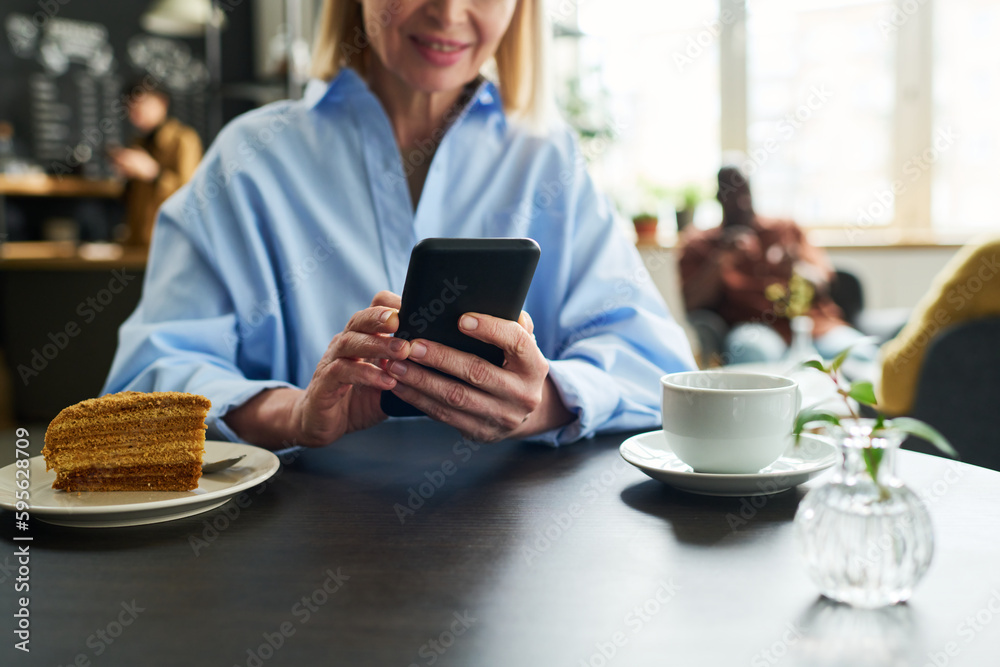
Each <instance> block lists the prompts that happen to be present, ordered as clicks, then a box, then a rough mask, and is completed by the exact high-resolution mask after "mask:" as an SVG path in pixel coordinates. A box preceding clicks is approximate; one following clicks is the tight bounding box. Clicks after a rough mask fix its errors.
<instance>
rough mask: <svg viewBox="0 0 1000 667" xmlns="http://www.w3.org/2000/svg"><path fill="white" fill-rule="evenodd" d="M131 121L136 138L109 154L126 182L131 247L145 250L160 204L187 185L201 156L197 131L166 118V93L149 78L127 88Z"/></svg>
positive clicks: (168, 103)
mask: <svg viewBox="0 0 1000 667" xmlns="http://www.w3.org/2000/svg"><path fill="white" fill-rule="evenodd" d="M126 97H127V99H128V115H129V121H130V122H131V123H132V125H133V126H134V127H135V128H136V130H138V131H139V135H140V136H139V137H138V138H137V139H136V140H135V142H133V144H132V145H131V146H130V147H128V148H117V149H114V150H111V151H109V156H110V158H111V161H112V164H113V165H114V167H115V169H116V171H118V172H119V173H120V174H121V175H122V176H124V177H125V178H126V179H128V185H127V186H126V189H125V211H126V216H127V223H128V229H129V234H128V238H127V242H128V243H129V244H130V245H140V246H148V245H149V242H150V240H151V239H152V237H153V225H154V223H155V222H156V214H157V212H158V211H159V209H160V205H161V204H162V203H163V202H164V201H166V200H167V198H168V197H169V196H170V195H172V194H173V193H174V192H176V191H177V190H179V189H180V187H181V186H182V185H184V184H185V183H187V181H188V179H190V178H191V176H192V175H193V174H194V171H195V169H196V168H197V167H198V163H199V162H201V158H202V145H201V139H200V138H199V137H198V133H197V132H195V131H194V130H193V129H192V128H190V127H188V126H186V125H184V124H183V123H181V122H180V121H178V120H177V119H175V118H170V117H169V116H168V112H169V109H170V98H169V96H168V95H167V93H166V91H164V90H162V89H160V88H156V87H153V86H151V85H150V84H149V78H148V77H147V78H146V79H143V81H142V83H140V84H138V85H136V86H133V87H130V88H129V92H128V93H127V95H126Z"/></svg>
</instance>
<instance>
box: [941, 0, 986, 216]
mask: <svg viewBox="0 0 1000 667" xmlns="http://www.w3.org/2000/svg"><path fill="white" fill-rule="evenodd" d="M934 12H935V21H934V23H935V33H934V63H935V65H934V73H933V76H934V98H933V99H934V107H933V114H934V123H933V127H934V135H933V138H932V143H931V146H930V147H929V150H928V153H927V156H926V157H927V158H928V162H929V161H930V160H931V159H933V160H934V161H933V189H932V191H931V202H932V209H931V210H932V220H933V226H934V228H935V229H937V230H941V231H954V230H969V231H972V230H984V229H989V228H992V229H997V227H998V226H1000V217H998V212H997V206H996V188H997V184H998V183H1000V162H998V160H997V157H998V156H1000V124H998V123H997V121H996V112H997V109H998V108H1000V45H998V43H997V36H998V35H1000V2H996V0H948V1H947V2H939V3H937V4H936V5H935V6H934Z"/></svg>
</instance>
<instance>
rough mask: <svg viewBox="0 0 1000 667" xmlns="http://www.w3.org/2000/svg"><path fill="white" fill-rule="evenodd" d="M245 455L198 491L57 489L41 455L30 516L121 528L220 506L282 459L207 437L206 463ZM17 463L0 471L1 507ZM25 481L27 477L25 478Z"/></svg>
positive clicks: (8, 499)
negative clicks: (54, 487)
mask: <svg viewBox="0 0 1000 667" xmlns="http://www.w3.org/2000/svg"><path fill="white" fill-rule="evenodd" d="M237 456H245V458H244V459H243V460H242V461H240V462H239V463H238V464H236V465H234V466H233V467H231V468H227V469H226V470H223V471H221V472H217V473H214V474H211V475H204V476H202V478H201V480H200V481H199V482H198V488H197V489H195V490H194V491H82V492H79V493H76V492H66V491H57V490H56V489H53V488H52V482H54V481H55V479H56V474H55V472H46V471H45V460H44V459H43V458H42V457H41V456H35V457H32V458H31V459H29V461H30V462H31V465H30V466H29V468H28V470H29V471H30V474H31V484H30V486H29V490H30V492H31V500H30V503H31V507H30V509H29V510H28V511H29V514H30V516H31V518H33V519H38V520H39V521H44V522H46V523H54V524H56V525H59V526H75V527H79V528H116V527H119V526H141V525H143V524H147V523H160V522H163V521H172V520H174V519H181V518H183V517H186V516H191V515H193V514H200V513H201V512H207V511H209V510H211V509H215V508H216V507H219V506H220V505H222V504H223V503H225V502H226V501H227V500H229V499H230V498H232V497H233V496H235V495H236V494H237V493H239V492H240V491H243V490H244V489H249V488H250V487H252V486H256V485H257V484H260V483H261V482H263V481H264V480H266V479H267V478H268V477H270V476H271V475H273V474H274V473H275V472H277V470H278V468H279V467H280V465H281V464H280V462H279V461H278V457H277V456H275V455H274V454H272V453H271V452H269V451H267V450H266V449H261V448H260V447H252V446H250V445H241V444H237V443H233V442H220V441H217V440H206V441H205V461H219V460H222V459H228V458H235V457H237ZM16 470H17V467H16V464H11V465H9V466H7V467H6V468H3V469H2V470H0V507H2V508H4V509H8V510H14V508H15V495H14V490H15V476H16V475H15V471H16ZM21 479H23V477H21Z"/></svg>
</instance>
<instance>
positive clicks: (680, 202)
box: [676, 185, 702, 234]
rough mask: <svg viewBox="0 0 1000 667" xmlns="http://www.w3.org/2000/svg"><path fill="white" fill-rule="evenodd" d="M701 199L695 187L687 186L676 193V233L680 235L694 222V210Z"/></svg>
mask: <svg viewBox="0 0 1000 667" xmlns="http://www.w3.org/2000/svg"><path fill="white" fill-rule="evenodd" d="M701 199H702V196H701V190H700V189H699V188H698V186H697V185H687V186H685V187H683V188H681V190H680V191H679V192H678V193H677V197H676V209H677V233H678V234H680V233H681V232H683V231H684V230H685V229H687V228H688V227H689V226H690V225H691V223H692V222H694V210H695V209H696V208H697V207H698V202H700V201H701Z"/></svg>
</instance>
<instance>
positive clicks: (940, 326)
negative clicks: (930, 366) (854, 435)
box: [878, 236, 1000, 415]
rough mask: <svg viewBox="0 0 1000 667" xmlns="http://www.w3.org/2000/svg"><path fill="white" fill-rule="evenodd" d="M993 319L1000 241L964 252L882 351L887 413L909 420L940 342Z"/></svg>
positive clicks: (999, 292) (999, 284) (999, 300)
mask: <svg viewBox="0 0 1000 667" xmlns="http://www.w3.org/2000/svg"><path fill="white" fill-rule="evenodd" d="M993 316H1000V236H990V237H988V238H985V239H982V240H980V241H979V242H977V243H971V244H969V245H967V246H965V247H964V248H962V249H961V250H960V251H959V252H958V253H957V254H956V255H955V256H954V257H953V258H952V259H951V261H950V262H948V264H947V265H946V266H945V267H944V268H943V269H942V270H941V272H940V273H939V274H938V275H937V277H936V278H935V279H934V283H933V284H932V285H931V289H930V291H929V292H928V293H927V294H926V295H924V298H923V299H921V300H920V303H918V304H917V307H916V308H915V309H914V311H913V315H912V316H911V317H910V321H909V323H907V325H906V326H905V327H903V330H902V331H900V332H899V335H898V336H896V337H895V338H894V339H892V340H891V341H889V342H888V343H886V344H885V345H884V346H883V347H882V373H881V382H880V384H879V388H878V389H879V396H878V400H879V406H880V408H881V409H882V411H883V412H885V413H887V414H890V415H905V414H907V413H908V412H909V411H910V410H911V409H912V407H913V400H914V397H915V396H916V391H917V382H918V381H919V380H920V369H921V367H922V365H923V361H924V355H925V354H926V352H927V349H928V347H930V344H931V341H933V340H934V338H935V336H937V335H939V334H940V333H941V332H942V331H943V330H945V329H947V328H949V327H952V326H955V325H956V324H960V323H962V322H967V321H970V320H977V319H982V318H986V317H993Z"/></svg>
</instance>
